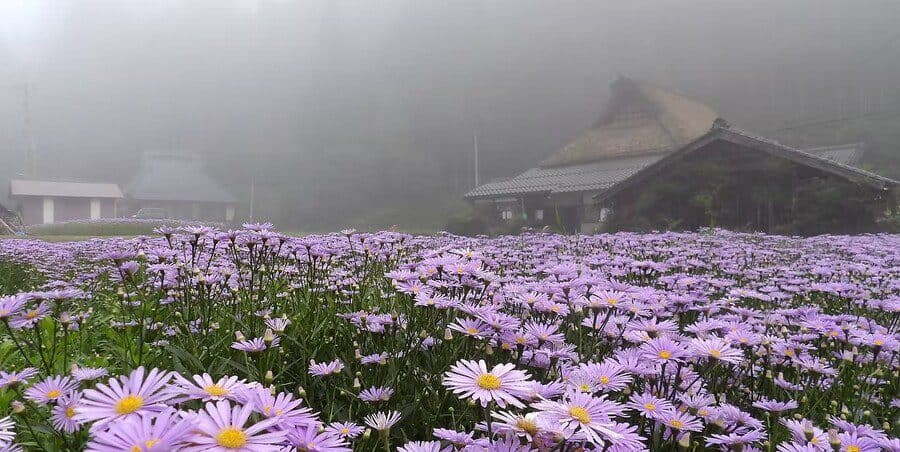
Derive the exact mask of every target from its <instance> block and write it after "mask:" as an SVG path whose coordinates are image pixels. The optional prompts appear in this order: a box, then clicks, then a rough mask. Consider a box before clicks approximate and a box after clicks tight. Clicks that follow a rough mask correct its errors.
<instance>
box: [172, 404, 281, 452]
mask: <svg viewBox="0 0 900 452" xmlns="http://www.w3.org/2000/svg"><path fill="white" fill-rule="evenodd" d="M252 413H253V407H252V406H251V405H243V406H241V405H235V406H233V407H232V406H231V402H229V401H228V400H220V401H218V402H207V403H206V405H205V406H204V408H203V410H201V411H200V412H199V413H198V414H197V415H196V416H194V417H193V419H194V421H195V422H196V427H195V428H194V429H193V430H192V434H191V435H190V437H189V438H188V441H189V442H190V443H191V444H192V447H191V448H189V449H188V450H197V451H200V450H204V451H223V452H224V451H228V450H240V451H246V452H264V451H270V450H274V449H275V445H277V444H281V443H282V442H283V441H284V440H285V437H286V436H287V432H285V431H284V430H273V429H271V427H273V426H274V425H275V424H276V423H277V422H278V421H277V420H276V419H265V420H262V421H259V422H256V423H251V424H250V425H247V422H248V421H249V420H250V415H251V414H252Z"/></svg>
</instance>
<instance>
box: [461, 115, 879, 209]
mask: <svg viewBox="0 0 900 452" xmlns="http://www.w3.org/2000/svg"><path fill="white" fill-rule="evenodd" d="M719 128H720V127H714V128H713V129H712V130H713V131H715V130H718V129H719ZM724 130H729V131H731V132H733V133H734V134H737V135H741V136H744V137H748V138H752V139H753V140H755V141H758V142H760V143H766V144H769V145H773V146H777V147H778V148H779V149H783V150H789V151H790V152H791V153H792V155H795V156H796V155H800V154H803V155H805V156H806V157H807V158H806V159H805V163H807V164H809V161H810V159H812V161H813V163H815V162H820V163H821V164H824V165H826V166H827V167H829V168H837V167H840V168H842V169H843V171H844V172H845V173H846V171H848V170H849V171H850V172H851V173H854V174H857V175H870V176H874V177H875V178H876V179H877V178H880V176H877V175H874V174H872V173H869V172H867V171H863V170H861V169H859V168H856V167H855V165H856V164H858V163H859V159H860V157H861V156H862V153H863V151H864V149H865V148H864V146H863V144H862V143H849V144H841V145H836V146H822V147H814V148H808V149H803V150H798V149H794V148H788V147H787V146H784V145H781V144H779V143H776V142H774V141H771V140H768V139H765V138H762V137H757V136H753V135H750V134H749V133H747V132H744V131H740V130H738V129H724ZM707 136H709V133H707V134H706V135H704V137H707ZM701 138H703V137H701ZM692 144H693V143H692ZM798 153H799V154H798ZM669 154H670V153H664V154H655V155H644V156H636V157H620V158H612V159H607V160H601V161H596V162H593V163H584V164H580V165H569V166H561V167H551V168H540V167H539V168H532V169H529V170H527V171H525V172H524V173H522V174H519V175H518V176H516V177H513V178H510V179H505V180H500V181H493V182H489V183H487V184H484V185H480V186H478V187H475V188H474V189H472V191H470V192H468V193H466V194H465V196H464V197H465V198H466V199H477V198H496V197H503V196H517V195H526V194H532V193H543V194H555V193H570V192H591V191H597V192H600V191H604V190H606V189H607V188H610V187H612V186H614V185H616V184H618V183H619V182H622V181H624V180H626V179H628V178H629V177H631V176H632V175H634V174H636V173H637V172H639V171H640V170H642V169H643V168H645V167H647V166H650V165H651V164H653V163H656V162H657V161H659V160H662V159H663V157H666V156H667V155H669ZM881 179H882V182H884V181H890V179H886V178H881ZM870 180H873V179H870Z"/></svg>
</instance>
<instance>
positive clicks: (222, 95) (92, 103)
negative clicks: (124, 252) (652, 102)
mask: <svg viewBox="0 0 900 452" xmlns="http://www.w3.org/2000/svg"><path fill="white" fill-rule="evenodd" d="M897 18H900V2H896V1H893V0H885V1H858V2H848V1H843V0H796V1H788V2H785V1H775V0H761V1H754V2H722V1H713V0H702V1H692V2H679V1H664V0H653V1H651V0H638V1H627V2H625V1H597V2H556V1H552V2H551V1H522V0H509V1H491V2H475V1H471V2H470V1H465V2H439V1H421V0H410V1H383V2H382V1H379V2H350V1H347V2H336V1H332V0H316V1H302V2H300V1H297V2H292V1H287V0H282V1H276V0H268V1H267V0H258V1H250V0H242V1H225V0H216V1H213V0H208V1H207V0H201V1H176V0H166V1H154V2H149V1H137V0H132V1H49V0H43V1H39V0H36V1H28V2H25V1H21V2H20V1H11V2H2V3H0V154H2V156H3V157H4V162H5V164H4V165H3V167H2V171H0V176H2V178H0V180H2V181H6V180H8V179H9V178H10V177H14V176H15V175H16V174H19V173H22V172H23V171H25V169H26V167H27V165H26V162H25V155H26V153H25V149H27V147H28V146H29V144H28V140H29V137H30V139H31V140H33V142H34V150H35V154H34V155H35V163H34V167H35V169H36V174H37V176H39V177H66V178H81V179H89V180H103V181H113V182H119V183H123V184H124V183H127V182H128V181H129V179H130V177H131V175H132V174H133V173H134V171H135V170H136V166H137V164H138V163H139V156H140V154H141V152H143V151H145V150H158V149H165V150H183V151H185V152H196V153H199V154H201V155H204V156H206V157H207V158H208V165H209V166H210V168H211V170H212V171H213V172H214V173H215V174H216V175H217V177H218V178H219V179H220V180H221V181H222V182H223V183H224V184H225V185H226V186H227V187H228V188H229V189H230V190H231V191H232V192H233V193H234V194H235V195H236V196H238V197H239V199H242V200H244V204H245V205H244V206H243V210H244V212H243V214H244V215H246V214H247V212H246V208H247V205H246V204H247V202H248V201H249V196H250V185H251V181H252V183H253V185H254V188H255V189H254V198H255V214H256V216H257V218H268V219H271V220H273V221H275V222H277V223H278V224H279V225H281V226H282V227H285V228H302V229H334V228H335V227H340V226H345V225H358V226H360V227H386V226H390V225H392V224H399V225H400V226H401V227H405V228H412V229H416V228H440V227H441V225H442V224H443V222H444V221H445V220H446V218H447V216H448V215H451V214H453V213H454V212H458V211H459V210H460V209H462V208H463V207H464V206H463V204H462V202H461V201H460V197H461V195H462V194H463V193H464V192H466V191H467V190H469V189H470V188H472V187H473V185H474V182H475V181H474V156H473V141H474V137H475V136H476V135H477V137H478V143H479V150H480V161H479V167H480V179H481V181H482V182H484V181H487V180H489V179H491V178H495V177H508V176H513V175H515V174H516V173H517V172H519V171H521V170H523V169H525V168H528V167H530V166H533V165H535V164H536V163H537V162H539V161H540V160H541V159H542V158H544V157H545V156H546V155H547V154H549V153H550V152H552V151H553V150H555V149H556V148H558V147H560V146H561V145H563V144H565V142H566V141H567V140H568V139H569V138H571V137H572V136H573V135H574V134H576V133H577V132H578V131H580V130H582V129H584V128H586V127H588V126H589V125H590V124H591V123H592V122H594V121H595V120H596V119H597V115H598V114H599V112H600V109H601V107H602V105H603V103H604V102H605V100H606V97H607V94H608V85H609V83H610V82H611V81H612V80H613V79H615V77H617V76H618V75H619V74H622V75H626V76H629V77H633V78H638V79H643V80H647V81H651V82H653V83H656V84H659V85H662V86H665V87H667V88H672V89H675V90H679V91H682V92H684V93H685V94H687V95H689V96H691V97H694V98H696V99H698V100H701V101H703V102H705V103H707V104H709V105H710V106H712V107H713V108H715V109H716V110H717V111H718V112H719V113H720V114H721V115H722V116H723V117H724V118H726V119H727V120H728V121H730V122H731V123H733V124H735V125H737V126H739V127H742V128H745V129H748V130H750V131H753V132H756V133H759V134H761V135H765V136H768V137H772V138H776V139H779V140H782V141H784V142H785V143H788V144H793V145H810V146H811V145H818V144H832V143H841V142H848V141H857V140H861V141H865V142H867V143H868V144H869V152H868V154H867V156H866V159H867V160H866V161H865V162H864V164H865V165H868V166H869V167H870V168H873V169H875V170H877V171H879V172H881V173H883V174H886V175H888V176H893V177H897V176H898V175H900V163H898V161H900V151H898V145H900V84H898V83H897V80H900V31H898V30H897V27H896V23H897ZM26 92H27V95H26ZM26 107H27V108H26ZM26 110H27V113H26ZM26 117H27V118H30V125H29V126H26ZM26 130H27V131H28V133H26ZM4 189H5V188H4Z"/></svg>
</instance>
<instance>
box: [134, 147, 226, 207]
mask: <svg viewBox="0 0 900 452" xmlns="http://www.w3.org/2000/svg"><path fill="white" fill-rule="evenodd" d="M126 192H127V193H128V197H129V198H133V199H139V200H145V201H198V202H234V201H235V198H234V196H233V195H232V194H231V193H229V192H228V191H227V190H225V189H224V188H222V186H221V185H219V183H218V182H216V181H215V180H213V179H212V178H211V177H210V176H209V174H207V172H206V168H205V167H204V165H203V161H202V160H200V158H199V157H198V156H196V155H174V154H165V153H148V154H144V157H143V158H142V160H141V168H140V169H139V170H138V173H137V175H136V176H135V177H134V180H133V181H132V182H131V185H129V186H128V188H127V189H126Z"/></svg>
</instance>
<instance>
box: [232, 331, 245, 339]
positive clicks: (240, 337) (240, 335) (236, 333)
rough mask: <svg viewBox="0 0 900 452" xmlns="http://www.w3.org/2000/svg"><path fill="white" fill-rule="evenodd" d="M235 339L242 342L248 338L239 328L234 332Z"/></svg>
mask: <svg viewBox="0 0 900 452" xmlns="http://www.w3.org/2000/svg"><path fill="white" fill-rule="evenodd" d="M234 340H236V341H238V342H240V341H245V340H247V338H246V337H244V333H242V332H241V330H237V331H235V332H234Z"/></svg>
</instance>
